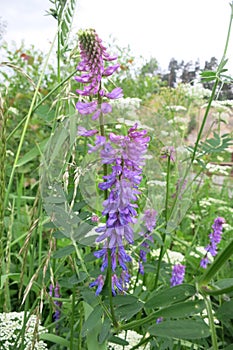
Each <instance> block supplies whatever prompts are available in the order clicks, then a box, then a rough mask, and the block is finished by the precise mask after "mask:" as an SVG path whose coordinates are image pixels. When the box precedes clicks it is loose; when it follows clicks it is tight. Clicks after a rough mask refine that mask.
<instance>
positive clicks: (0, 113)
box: [0, 93, 7, 274]
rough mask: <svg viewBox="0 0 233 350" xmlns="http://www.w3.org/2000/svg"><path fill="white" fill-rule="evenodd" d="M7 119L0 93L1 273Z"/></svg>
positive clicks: (0, 262)
mask: <svg viewBox="0 0 233 350" xmlns="http://www.w3.org/2000/svg"><path fill="white" fill-rule="evenodd" d="M6 121H7V115H6V114H4V109H3V99H2V96H1V93H0V164H1V167H0V274H2V258H3V236H4V216H5V207H4V198H5V170H6V169H5V164H6Z"/></svg>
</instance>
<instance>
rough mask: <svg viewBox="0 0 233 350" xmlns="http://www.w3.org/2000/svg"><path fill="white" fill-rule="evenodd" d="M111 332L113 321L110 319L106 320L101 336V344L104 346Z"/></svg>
mask: <svg viewBox="0 0 233 350" xmlns="http://www.w3.org/2000/svg"><path fill="white" fill-rule="evenodd" d="M110 330H111V321H110V320H109V318H105V319H104V323H103V325H102V328H101V331H100V334H99V343H100V344H103V343H104V342H105V341H106V340H107V339H108V337H109V336H110Z"/></svg>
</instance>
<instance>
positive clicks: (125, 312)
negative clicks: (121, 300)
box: [116, 300, 143, 320]
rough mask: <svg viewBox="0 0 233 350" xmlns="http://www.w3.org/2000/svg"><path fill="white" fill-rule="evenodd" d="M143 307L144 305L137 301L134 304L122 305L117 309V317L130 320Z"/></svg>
mask: <svg viewBox="0 0 233 350" xmlns="http://www.w3.org/2000/svg"><path fill="white" fill-rule="evenodd" d="M142 307H143V303H142V302H140V301H138V300H137V301H136V302H135V303H133V304H128V305H122V306H119V307H118V308H117V309H116V316H117V317H119V318H120V319H122V320H129V319H131V318H132V317H133V316H134V315H135V314H137V313H138V312H139V311H140V310H141V309H142Z"/></svg>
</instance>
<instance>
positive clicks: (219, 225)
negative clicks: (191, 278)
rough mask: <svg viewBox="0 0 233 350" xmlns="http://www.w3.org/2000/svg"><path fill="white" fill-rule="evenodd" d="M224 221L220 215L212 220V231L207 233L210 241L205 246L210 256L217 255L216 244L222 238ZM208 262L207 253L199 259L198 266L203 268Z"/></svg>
mask: <svg viewBox="0 0 233 350" xmlns="http://www.w3.org/2000/svg"><path fill="white" fill-rule="evenodd" d="M224 223H225V219H224V218H222V217H217V218H216V219H215V220H214V224H213V225H212V229H213V232H211V233H210V234H209V238H210V243H209V244H208V245H207V247H205V250H206V252H207V253H210V254H211V255H212V256H215V255H217V245H218V244H219V243H220V241H221V238H222V229H223V224H224ZM209 263H210V261H209V259H208V257H207V254H206V255H205V257H204V258H202V259H201V262H200V266H201V267H203V268H204V269H205V268H206V267H207V265H208V264H209Z"/></svg>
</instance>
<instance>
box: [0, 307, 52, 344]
mask: <svg viewBox="0 0 233 350" xmlns="http://www.w3.org/2000/svg"><path fill="white" fill-rule="evenodd" d="M24 316H25V313H24V312H23V311H22V312H4V313H0V349H2V348H3V349H5V350H14V349H16V348H18V347H19V345H20V344H21V339H22V338H21V335H20V333H21V332H22V328H23V321H24ZM28 316H29V315H28V313H27V315H26V317H27V318H28ZM37 324H38V320H37V318H36V316H35V315H31V316H30V317H29V318H28V320H27V323H26V328H25V334H24V344H25V349H24V350H30V349H32V344H33V342H34V341H35V343H34V349H35V350H47V349H48V348H47V345H46V344H45V343H44V342H43V341H41V340H40V341H38V340H37V339H34V337H35V332H36V331H37V334H38V335H39V334H42V333H46V332H47V329H45V328H44V327H42V326H41V325H40V322H39V324H38V327H37ZM36 327H37V329H36Z"/></svg>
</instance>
